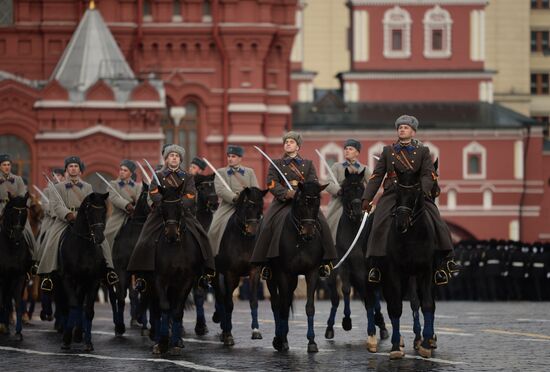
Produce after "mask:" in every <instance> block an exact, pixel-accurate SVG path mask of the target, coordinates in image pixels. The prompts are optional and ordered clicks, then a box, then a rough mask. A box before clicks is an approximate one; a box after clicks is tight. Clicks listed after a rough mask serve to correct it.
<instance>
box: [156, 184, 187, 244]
mask: <svg viewBox="0 0 550 372" xmlns="http://www.w3.org/2000/svg"><path fill="white" fill-rule="evenodd" d="M183 185H184V184H183V182H182V183H181V185H179V186H178V187H159V188H158V190H159V192H160V194H161V195H162V200H161V202H160V213H161V215H162V220H163V221H164V236H165V237H166V239H167V240H168V242H170V243H174V242H179V241H180V240H181V236H180V235H181V232H180V230H181V228H180V225H181V219H182V216H183V204H182V196H181V193H182V191H183Z"/></svg>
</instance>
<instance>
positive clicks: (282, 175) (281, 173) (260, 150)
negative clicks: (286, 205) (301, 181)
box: [254, 146, 293, 190]
mask: <svg viewBox="0 0 550 372" xmlns="http://www.w3.org/2000/svg"><path fill="white" fill-rule="evenodd" d="M254 148H255V149H256V150H258V151H259V152H260V154H262V155H263V156H264V158H266V159H267V160H268V161H269V162H270V163H271V165H273V167H274V168H275V170H277V172H278V173H279V175H280V176H281V177H282V178H283V180H284V181H285V183H286V186H287V187H288V189H289V190H293V188H292V186H291V185H290V182H288V180H287V179H286V177H285V175H284V174H283V172H281V170H280V169H279V167H278V166H277V165H275V162H274V161H273V160H271V158H270V157H269V155H267V154H266V153H265V152H263V151H262V149H260V148H259V147H258V146H254Z"/></svg>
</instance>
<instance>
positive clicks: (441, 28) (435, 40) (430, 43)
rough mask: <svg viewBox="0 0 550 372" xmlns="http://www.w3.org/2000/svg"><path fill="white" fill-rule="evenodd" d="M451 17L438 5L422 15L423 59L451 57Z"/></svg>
mask: <svg viewBox="0 0 550 372" xmlns="http://www.w3.org/2000/svg"><path fill="white" fill-rule="evenodd" d="M452 24H453V20H452V19H451V15H450V14H449V12H448V11H447V10H445V9H442V8H441V7H440V6H439V5H436V6H435V7H433V8H432V9H430V10H428V11H427V12H426V14H425V15H424V57H426V58H447V57H450V56H451V27H452Z"/></svg>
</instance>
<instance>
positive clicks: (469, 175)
mask: <svg viewBox="0 0 550 372" xmlns="http://www.w3.org/2000/svg"><path fill="white" fill-rule="evenodd" d="M473 156H475V157H478V158H479V159H478V160H479V164H478V165H479V171H478V172H473V169H470V167H469V165H470V163H471V162H472V160H473V159H471V157H473ZM462 178H464V179H465V180H479V179H485V178H487V149H486V148H485V147H484V146H483V145H481V144H480V143H478V142H476V141H472V142H470V143H469V144H468V145H467V146H465V147H464V148H463V149H462Z"/></svg>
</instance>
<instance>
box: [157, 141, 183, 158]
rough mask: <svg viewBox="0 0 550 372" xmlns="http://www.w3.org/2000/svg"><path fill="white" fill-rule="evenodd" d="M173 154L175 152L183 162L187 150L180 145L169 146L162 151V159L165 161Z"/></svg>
mask: <svg viewBox="0 0 550 372" xmlns="http://www.w3.org/2000/svg"><path fill="white" fill-rule="evenodd" d="M171 152H175V153H176V154H179V156H180V160H181V161H183V157H184V156H185V150H184V149H183V147H181V146H179V145H168V146H166V147H164V148H163V149H162V157H163V158H164V160H166V158H167V157H168V155H170V153H171Z"/></svg>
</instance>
